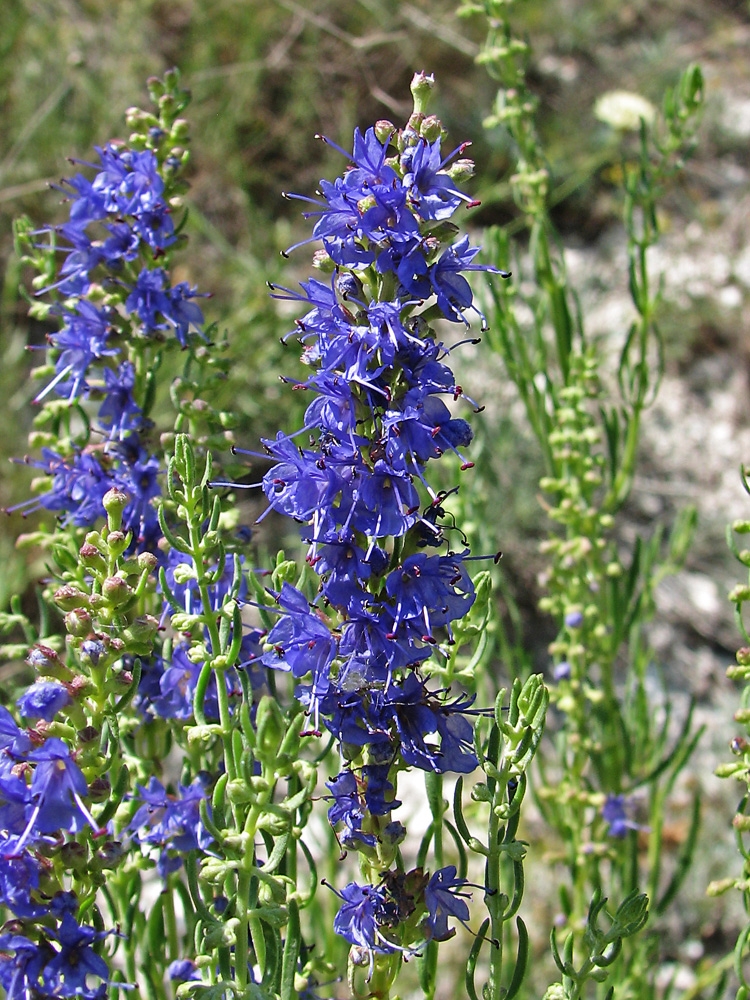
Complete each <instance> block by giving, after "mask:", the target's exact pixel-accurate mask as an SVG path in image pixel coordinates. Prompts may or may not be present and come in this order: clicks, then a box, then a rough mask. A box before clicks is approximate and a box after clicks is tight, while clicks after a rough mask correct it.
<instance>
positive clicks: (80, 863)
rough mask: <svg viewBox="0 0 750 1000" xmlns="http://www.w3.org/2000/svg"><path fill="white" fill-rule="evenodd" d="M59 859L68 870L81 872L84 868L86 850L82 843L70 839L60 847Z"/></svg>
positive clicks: (86, 855)
mask: <svg viewBox="0 0 750 1000" xmlns="http://www.w3.org/2000/svg"><path fill="white" fill-rule="evenodd" d="M60 860H61V861H62V863H63V865H64V867H65V868H67V869H68V870H69V871H78V872H81V871H83V870H84V869H85V868H86V863H87V861H88V851H87V850H86V848H85V846H84V845H83V844H79V843H78V842H77V841H76V840H71V841H69V842H68V843H67V844H63V845H62V847H61V848H60Z"/></svg>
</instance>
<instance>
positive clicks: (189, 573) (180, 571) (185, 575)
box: [174, 563, 198, 586]
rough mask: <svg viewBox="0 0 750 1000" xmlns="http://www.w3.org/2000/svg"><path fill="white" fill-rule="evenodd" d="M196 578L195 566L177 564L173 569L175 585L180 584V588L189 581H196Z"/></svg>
mask: <svg viewBox="0 0 750 1000" xmlns="http://www.w3.org/2000/svg"><path fill="white" fill-rule="evenodd" d="M197 578H198V576H197V573H196V571H195V566H191V565H190V564H189V563H178V564H177V566H175V568H174V579H175V583H178V584H180V586H182V585H183V584H185V583H189V582H190V580H197Z"/></svg>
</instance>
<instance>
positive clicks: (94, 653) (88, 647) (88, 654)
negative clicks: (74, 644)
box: [81, 639, 104, 667]
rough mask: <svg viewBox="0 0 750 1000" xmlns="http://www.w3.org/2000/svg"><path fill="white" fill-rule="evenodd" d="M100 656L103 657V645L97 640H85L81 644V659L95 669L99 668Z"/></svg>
mask: <svg viewBox="0 0 750 1000" xmlns="http://www.w3.org/2000/svg"><path fill="white" fill-rule="evenodd" d="M102 656H104V643H103V642H101V641H100V640H99V639H86V641H85V642H83V643H82V644H81V658H82V659H88V660H89V661H90V662H91V663H92V664H93V665H94V666H95V667H97V666H99V660H101V658H102Z"/></svg>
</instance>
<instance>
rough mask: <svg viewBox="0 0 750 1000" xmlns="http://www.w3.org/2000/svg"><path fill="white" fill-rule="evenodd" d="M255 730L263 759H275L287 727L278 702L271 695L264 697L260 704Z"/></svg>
mask: <svg viewBox="0 0 750 1000" xmlns="http://www.w3.org/2000/svg"><path fill="white" fill-rule="evenodd" d="M255 730H256V733H257V746H258V748H259V753H260V755H261V757H275V756H276V754H277V753H278V750H279V746H280V744H281V741H282V739H283V738H284V734H285V732H286V726H285V725H284V716H283V715H282V713H281V709H280V708H279V705H278V702H277V701H276V699H275V698H272V697H271V696H270V695H263V697H262V698H261V699H260V702H259V703H258V709H257V714H256V717H255Z"/></svg>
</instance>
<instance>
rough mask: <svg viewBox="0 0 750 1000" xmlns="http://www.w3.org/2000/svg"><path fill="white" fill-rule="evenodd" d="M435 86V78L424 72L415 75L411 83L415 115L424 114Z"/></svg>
mask: <svg viewBox="0 0 750 1000" xmlns="http://www.w3.org/2000/svg"><path fill="white" fill-rule="evenodd" d="M434 86H435V77H434V76H432V74H429V75H428V74H427V73H425V72H424V70H421V71H420V72H419V73H415V74H414V76H413V78H412V81H411V93H412V97H413V98H414V111H415V112H416V113H417V114H424V113H425V111H426V110H427V105H428V103H429V100H430V96H431V94H432V90H433V88H434Z"/></svg>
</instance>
